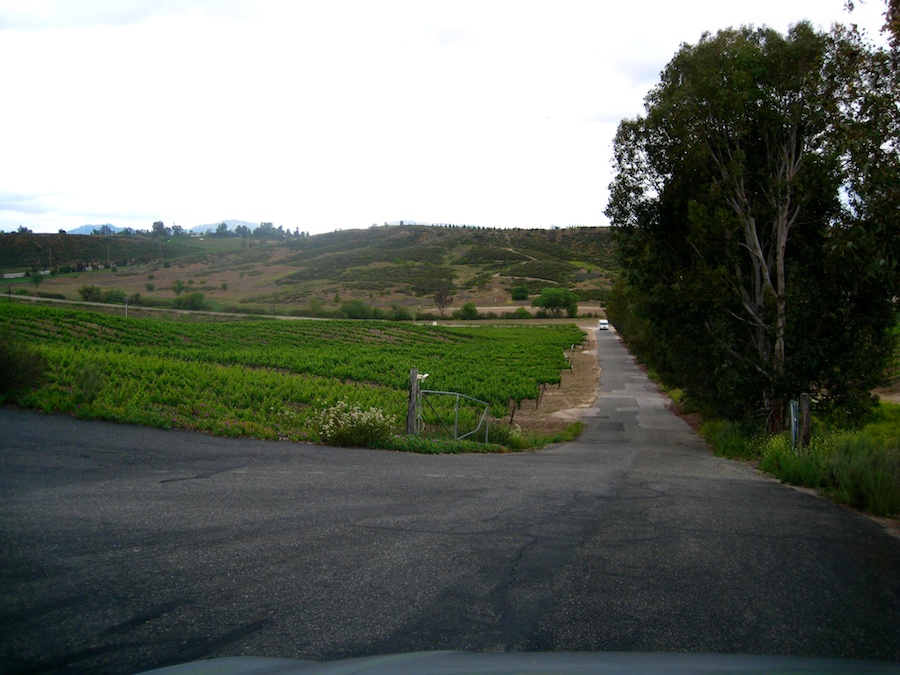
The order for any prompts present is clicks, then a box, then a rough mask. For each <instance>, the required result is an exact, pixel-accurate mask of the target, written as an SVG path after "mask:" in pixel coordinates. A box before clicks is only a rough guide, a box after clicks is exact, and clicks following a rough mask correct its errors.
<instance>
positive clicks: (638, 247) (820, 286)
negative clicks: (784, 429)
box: [606, 23, 900, 428]
mask: <svg viewBox="0 0 900 675" xmlns="http://www.w3.org/2000/svg"><path fill="white" fill-rule="evenodd" d="M892 63H893V65H892ZM896 82H897V74H896V60H893V62H892V59H891V58H890V53H889V51H888V50H879V49H877V48H875V47H872V46H871V45H868V44H866V43H865V41H864V40H863V38H862V37H861V36H860V35H859V33H857V32H856V31H854V30H850V29H841V28H837V29H835V30H834V31H833V32H832V33H831V34H823V33H819V32H817V31H815V30H814V29H813V28H812V26H811V25H809V24H808V23H800V24H797V25H796V26H794V27H793V28H792V29H791V30H790V31H789V32H788V34H787V35H782V34H780V33H778V32H777V31H774V30H771V29H768V28H748V27H743V28H738V29H729V30H724V31H720V32H718V33H716V34H715V35H712V34H705V35H704V36H703V37H702V38H701V40H700V41H699V42H698V43H697V44H696V45H684V46H682V48H681V49H680V50H679V52H678V53H677V54H676V55H675V57H674V58H673V59H672V60H671V61H670V63H669V64H668V66H667V67H666V68H665V70H664V71H663V73H662V75H661V80H660V83H659V84H658V85H657V86H656V87H655V88H654V89H653V90H652V91H651V92H650V93H649V94H648V95H647V97H646V99H645V109H646V114H645V115H644V116H641V117H638V118H636V119H632V120H624V121H623V122H622V123H621V124H620V126H619V129H618V132H617V135H616V139H615V143H614V165H615V169H616V176H615V178H614V181H613V183H612V185H611V186H610V200H609V204H608V207H607V210H606V213H607V215H608V216H609V217H610V220H611V221H612V223H613V225H614V226H616V228H617V240H618V243H619V252H620V257H621V262H622V265H623V268H624V270H625V280H626V286H627V294H628V298H629V301H630V311H633V312H634V313H635V315H636V318H637V319H638V321H637V322H636V325H640V326H641V330H642V331H643V333H644V334H643V335H641V336H640V341H639V343H640V344H641V345H642V347H643V349H644V351H645V354H644V356H645V357H646V358H648V359H649V360H651V361H652V362H653V365H654V367H656V368H657V369H658V370H659V371H660V373H661V374H662V375H663V376H664V377H666V378H668V379H669V380H671V381H672V382H673V383H674V384H677V385H680V386H683V387H684V388H685V389H687V390H688V392H689V393H690V394H691V395H692V396H693V397H694V398H695V399H696V400H698V401H699V402H700V403H701V404H703V405H704V406H705V407H706V408H707V409H708V410H710V411H712V412H715V413H718V414H723V415H726V416H729V417H743V416H747V415H748V414H752V413H757V412H759V413H764V414H765V415H766V417H767V418H768V420H769V424H770V426H771V427H772V428H777V427H778V426H779V425H780V423H781V421H782V413H783V410H784V404H785V401H786V400H787V399H788V398H789V397H791V396H793V395H795V394H797V393H798V392H799V391H804V390H805V391H811V392H812V393H814V394H816V395H817V396H819V398H820V399H821V400H822V401H823V403H826V404H830V405H831V406H832V407H843V408H847V406H851V407H853V408H854V409H859V408H864V407H865V406H866V404H867V402H868V399H869V395H868V391H869V389H870V388H871V387H872V385H873V384H875V383H876V381H877V379H878V377H879V375H880V372H881V370H882V368H883V365H884V359H885V356H886V354H887V353H889V351H890V344H891V342H890V333H889V328H890V327H891V326H892V325H893V321H894V320H895V316H894V307H893V304H892V298H893V296H894V295H895V294H896V293H897V290H898V287H897V260H898V257H900V256H898V251H897V248H896V247H897V236H896V228H897V220H898V218H897V214H898V205H900V197H898V194H897V186H898V179H900V172H898V155H897V152H898V149H900V144H898V142H897V141H898V138H900V135H898V133H897V131H898V127H897V105H896V91H897V89H896V88H895V85H896Z"/></svg>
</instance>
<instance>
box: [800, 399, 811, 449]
mask: <svg viewBox="0 0 900 675" xmlns="http://www.w3.org/2000/svg"><path fill="white" fill-rule="evenodd" d="M809 417H810V402H809V394H800V447H801V448H808V447H809V437H810V433H811V430H810V423H809Z"/></svg>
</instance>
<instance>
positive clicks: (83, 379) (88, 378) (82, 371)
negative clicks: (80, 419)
mask: <svg viewBox="0 0 900 675" xmlns="http://www.w3.org/2000/svg"><path fill="white" fill-rule="evenodd" d="M105 383H106V378H105V377H104V375H103V370H102V368H101V367H100V364H98V363H85V364H84V365H83V366H81V368H79V369H78V371H77V372H76V373H75V402H76V403H78V404H82V403H93V401H94V399H96V398H97V395H98V394H99V393H100V392H101V391H102V389H103V385H104V384H105Z"/></svg>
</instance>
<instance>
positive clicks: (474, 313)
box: [453, 302, 479, 321]
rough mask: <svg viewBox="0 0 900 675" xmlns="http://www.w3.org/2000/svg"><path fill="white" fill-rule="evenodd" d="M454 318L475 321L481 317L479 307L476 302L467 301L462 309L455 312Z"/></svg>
mask: <svg viewBox="0 0 900 675" xmlns="http://www.w3.org/2000/svg"><path fill="white" fill-rule="evenodd" d="M453 318H454V319H461V320H463V321H474V320H475V319H477V318H479V314H478V307H477V306H476V305H475V303H474V302H467V303H466V304H464V305H463V306H462V307H461V308H460V309H457V310H456V311H455V312H453Z"/></svg>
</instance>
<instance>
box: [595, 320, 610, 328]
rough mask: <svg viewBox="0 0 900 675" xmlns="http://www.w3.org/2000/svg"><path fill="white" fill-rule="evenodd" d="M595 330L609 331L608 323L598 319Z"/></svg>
mask: <svg viewBox="0 0 900 675" xmlns="http://www.w3.org/2000/svg"><path fill="white" fill-rule="evenodd" d="M597 329H598V330H609V321H607V320H606V319H600V320H599V321H598V322H597Z"/></svg>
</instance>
